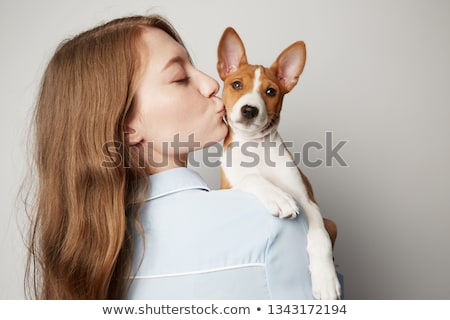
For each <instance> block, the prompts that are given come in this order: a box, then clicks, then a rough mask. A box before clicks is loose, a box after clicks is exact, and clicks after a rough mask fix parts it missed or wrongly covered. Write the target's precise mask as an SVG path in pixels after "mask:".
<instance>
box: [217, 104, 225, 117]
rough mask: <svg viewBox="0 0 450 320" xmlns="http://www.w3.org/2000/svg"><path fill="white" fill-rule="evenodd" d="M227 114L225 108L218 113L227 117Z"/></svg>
mask: <svg viewBox="0 0 450 320" xmlns="http://www.w3.org/2000/svg"><path fill="white" fill-rule="evenodd" d="M226 112H227V111H226V109H225V106H222V108H221V109H220V110H219V111H217V113H218V114H220V115H225V113H226Z"/></svg>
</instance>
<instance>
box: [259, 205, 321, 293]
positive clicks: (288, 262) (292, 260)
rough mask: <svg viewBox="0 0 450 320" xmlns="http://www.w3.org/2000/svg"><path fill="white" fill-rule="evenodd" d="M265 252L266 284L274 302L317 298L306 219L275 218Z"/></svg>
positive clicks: (301, 216)
mask: <svg viewBox="0 0 450 320" xmlns="http://www.w3.org/2000/svg"><path fill="white" fill-rule="evenodd" d="M271 224H272V226H271V235H270V239H269V242H268V245H267V248H266V250H267V252H266V270H267V282H268V287H269V292H270V296H271V298H272V299H301V300H307V299H314V298H313V295H312V284H311V276H310V273H309V258H308V253H307V251H306V245H307V243H306V242H307V240H306V234H307V230H308V226H307V222H306V217H305V215H304V214H300V215H299V216H298V217H297V218H295V219H278V218H273V219H272V222H271Z"/></svg>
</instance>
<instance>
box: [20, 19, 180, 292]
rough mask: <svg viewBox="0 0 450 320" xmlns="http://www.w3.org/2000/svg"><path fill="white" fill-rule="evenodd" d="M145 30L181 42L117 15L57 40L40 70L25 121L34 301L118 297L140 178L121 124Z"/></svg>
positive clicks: (143, 185) (142, 186) (161, 23)
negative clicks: (30, 154)
mask: <svg viewBox="0 0 450 320" xmlns="http://www.w3.org/2000/svg"><path fill="white" fill-rule="evenodd" d="M146 27H156V28H160V29H162V30H164V31H165V32H167V33H168V34H169V35H170V36H172V37H173V38H174V39H175V40H176V41H178V42H179V43H181V44H182V45H183V43H182V41H181V39H180V37H179V35H178V34H177V32H176V31H175V30H174V28H173V27H172V26H171V25H170V24H169V23H168V22H167V20H165V19H163V18H161V17H160V16H157V15H153V16H133V17H126V18H121V19H116V20H113V21H111V22H108V23H106V24H103V25H101V26H98V27H96V28H94V29H91V30H89V31H86V32H84V33H82V34H80V35H78V36H76V37H74V38H72V39H70V40H67V41H64V42H63V43H62V44H61V45H60V46H59V47H58V48H57V50H56V52H55V53H54V55H53V57H52V58H51V60H50V62H49V64H48V66H47V69H46V71H45V73H44V76H43V79H42V83H41V87H40V93H39V96H38V100H37V103H36V108H35V113H34V118H33V126H34V130H33V136H34V141H33V145H34V147H33V148H34V166H33V168H34V176H35V179H34V181H35V183H34V189H33V191H30V192H31V193H32V194H33V197H34V198H33V201H32V203H33V206H32V208H29V209H28V211H29V214H30V217H31V219H32V220H31V228H30V237H29V243H28V247H29V255H28V263H27V271H26V279H27V280H26V286H27V288H28V291H27V293H28V295H31V296H32V297H34V298H38V299H110V298H112V299H120V298H123V297H124V296H125V294H126V290H127V288H128V284H129V280H128V279H129V276H130V270H131V259H132V247H133V238H132V237H131V235H130V226H129V224H132V223H137V218H136V217H137V215H136V213H137V211H138V209H139V207H140V204H142V202H143V201H144V199H145V194H146V191H147V189H148V179H147V174H146V171H145V168H143V167H142V165H141V166H140V165H139V163H141V162H140V160H142V159H138V157H137V154H140V153H139V152H136V150H134V147H133V148H131V147H129V146H128V145H127V143H126V138H125V133H124V122H125V119H126V117H127V114H128V112H129V111H130V108H132V106H133V97H134V95H135V91H136V87H137V83H138V81H139V75H140V71H141V70H142V68H143V65H144V64H146V60H148V59H151V57H144V56H143V55H142V50H141V49H140V48H142V45H143V44H142V41H141V34H142V31H143V29H144V28H146ZM111 142H113V143H111ZM105 146H107V147H106V148H105ZM118 160H120V161H118ZM105 163H106V164H109V165H104V164H105ZM111 163H112V164H114V165H111Z"/></svg>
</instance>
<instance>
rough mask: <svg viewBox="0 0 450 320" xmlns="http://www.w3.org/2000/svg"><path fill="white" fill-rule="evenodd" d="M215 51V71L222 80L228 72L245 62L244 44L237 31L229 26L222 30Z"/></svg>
mask: <svg viewBox="0 0 450 320" xmlns="http://www.w3.org/2000/svg"><path fill="white" fill-rule="evenodd" d="M217 53H218V61H217V71H218V72H219V76H220V78H221V79H222V80H224V79H225V77H226V76H227V75H228V74H229V73H232V72H234V71H236V70H237V69H238V68H239V66H240V65H242V64H246V63H247V56H246V54H245V47H244V44H243V43H242V40H241V38H239V35H238V34H237V32H236V31H235V30H234V29H233V28H231V27H228V28H226V29H225V31H224V32H223V35H222V38H221V39H220V42H219V47H218V49H217Z"/></svg>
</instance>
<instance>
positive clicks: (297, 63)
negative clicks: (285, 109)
mask: <svg viewBox="0 0 450 320" xmlns="http://www.w3.org/2000/svg"><path fill="white" fill-rule="evenodd" d="M305 61H306V48H305V43H304V42H303V41H298V42H295V43H293V44H292V45H290V46H289V47H288V48H286V49H285V50H284V51H283V52H282V53H281V54H280V55H279V56H278V58H277V60H276V61H275V62H274V63H273V64H272V66H271V67H270V68H271V69H272V70H273V71H274V72H275V74H276V75H277V78H278V80H279V81H280V83H281V85H282V87H283V88H282V89H283V91H284V93H288V92H289V91H291V90H292V88H294V87H295V85H296V84H297V81H298V78H299V77H300V74H301V73H302V71H303V68H304V66H305Z"/></svg>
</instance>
